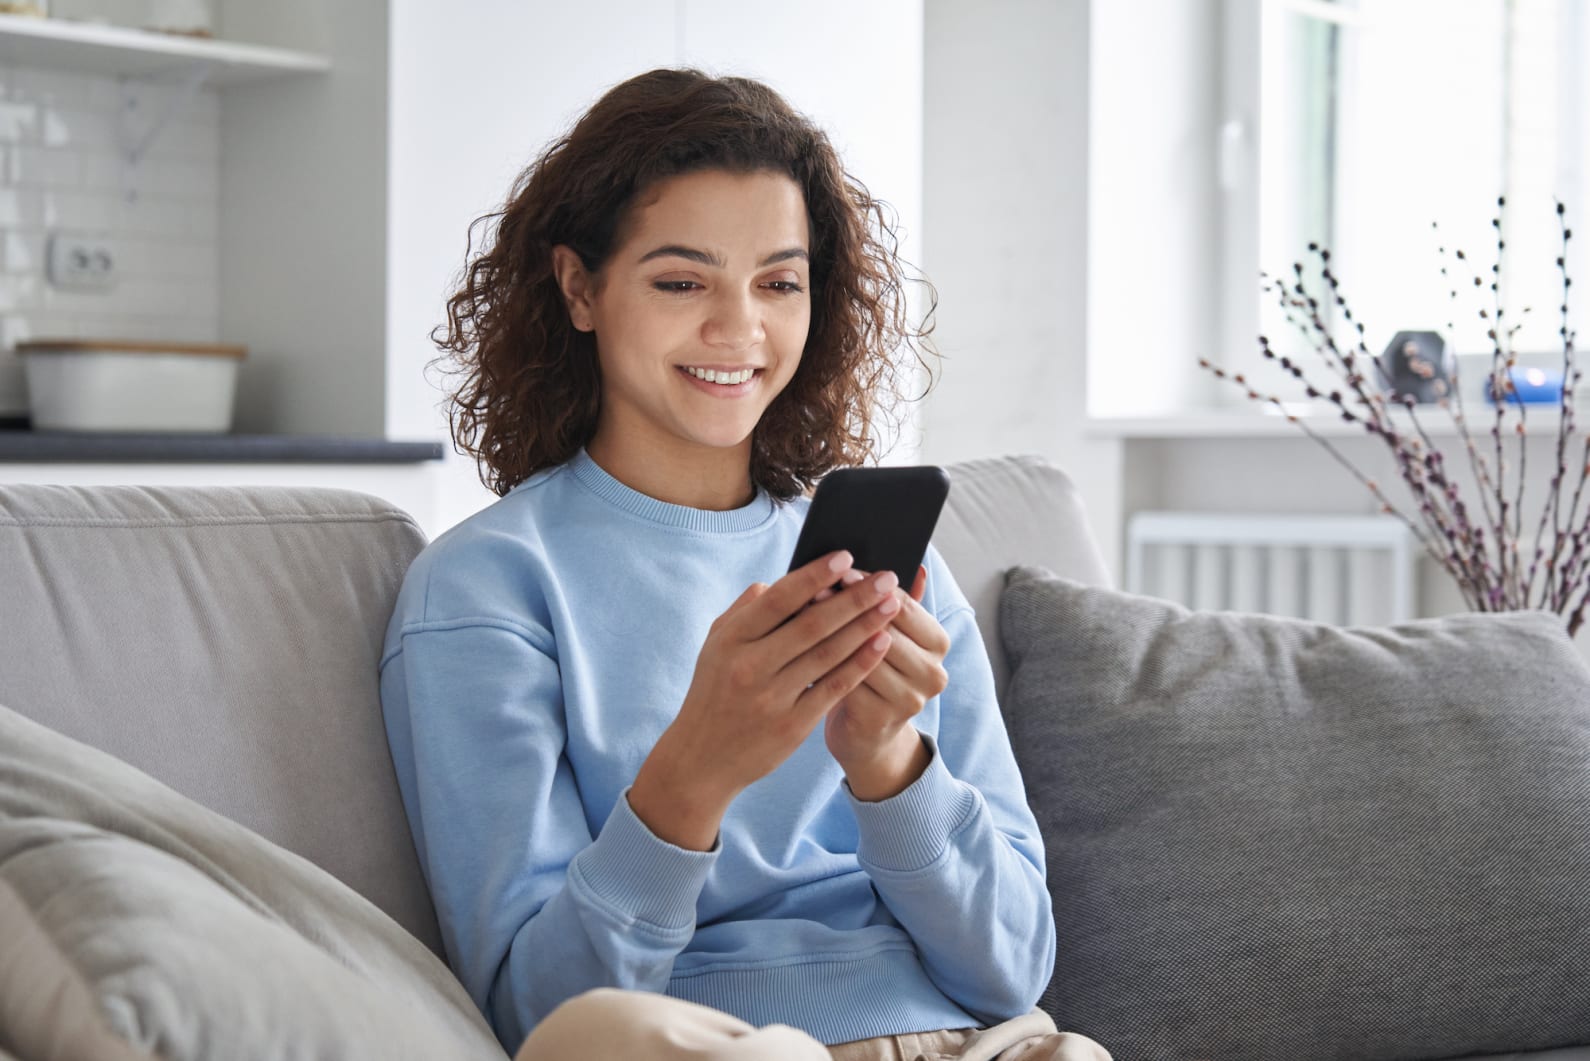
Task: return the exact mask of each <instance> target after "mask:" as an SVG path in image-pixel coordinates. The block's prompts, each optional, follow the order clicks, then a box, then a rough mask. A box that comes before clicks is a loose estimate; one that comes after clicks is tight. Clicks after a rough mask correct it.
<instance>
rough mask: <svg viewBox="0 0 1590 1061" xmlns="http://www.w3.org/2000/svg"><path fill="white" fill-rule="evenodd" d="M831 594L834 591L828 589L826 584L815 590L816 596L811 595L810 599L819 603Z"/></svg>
mask: <svg viewBox="0 0 1590 1061" xmlns="http://www.w3.org/2000/svg"><path fill="white" fill-rule="evenodd" d="M833 595H834V591H833V590H831V589H829V588H828V587H827V586H824V587H823V588H822V589H820V590H818V591H817V596H815V597H813V598H812V600H813V601H816V602H818V603H821V602H822V601H825V600H827V599H828V598H829V597H832V596H833Z"/></svg>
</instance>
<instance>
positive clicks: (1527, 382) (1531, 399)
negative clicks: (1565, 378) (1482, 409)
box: [1485, 368, 1562, 405]
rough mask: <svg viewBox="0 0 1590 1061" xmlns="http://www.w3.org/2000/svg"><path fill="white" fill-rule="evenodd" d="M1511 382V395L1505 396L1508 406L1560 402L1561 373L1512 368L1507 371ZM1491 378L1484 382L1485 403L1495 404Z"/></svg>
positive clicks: (1537, 369) (1542, 369) (1555, 403)
mask: <svg viewBox="0 0 1590 1061" xmlns="http://www.w3.org/2000/svg"><path fill="white" fill-rule="evenodd" d="M1508 376H1509V378H1511V379H1512V381H1513V393H1512V394H1509V395H1508V396H1507V402H1508V404H1509V405H1548V404H1549V405H1558V404H1561V402H1562V373H1561V372H1553V371H1550V370H1547V369H1544V368H1514V369H1509V370H1508ZM1491 383H1492V378H1487V379H1486V381H1485V402H1486V404H1487V405H1495V404H1496V395H1495V394H1494V393H1492V391H1493V387H1492V386H1491Z"/></svg>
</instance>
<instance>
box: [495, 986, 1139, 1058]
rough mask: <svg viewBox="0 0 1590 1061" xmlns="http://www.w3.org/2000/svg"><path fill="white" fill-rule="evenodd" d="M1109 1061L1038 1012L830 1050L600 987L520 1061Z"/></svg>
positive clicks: (689, 1006)
mask: <svg viewBox="0 0 1590 1061" xmlns="http://www.w3.org/2000/svg"><path fill="white" fill-rule="evenodd" d="M609 1058H612V1059H615V1061H617V1059H623V1061H628V1059H630V1058H645V1059H647V1061H918V1059H922V1061H941V1059H942V1061H995V1059H998V1061H1110V1055H1109V1052H1108V1051H1106V1050H1105V1049H1104V1048H1103V1047H1102V1046H1100V1045H1099V1044H1098V1043H1096V1042H1094V1041H1093V1040H1092V1039H1089V1038H1087V1037H1086V1036H1082V1035H1076V1034H1074V1033H1071V1032H1057V1031H1056V1030H1055V1026H1054V1022H1053V1021H1052V1020H1050V1019H1049V1017H1048V1015H1046V1014H1044V1013H1042V1012H1040V1011H1037V1010H1034V1011H1033V1012H1032V1013H1028V1014H1026V1015H1025V1016H1021V1017H1017V1018H1016V1019H1015V1020H1011V1021H1006V1022H1005V1023H1003V1024H996V1025H994V1027H992V1028H986V1029H984V1030H982V1031H978V1030H975V1029H971V1028H964V1029H957V1030H950V1031H929V1032H918V1033H915V1034H909V1035H885V1036H882V1037H880V1038H877V1039H858V1040H857V1041H855V1042H852V1043H841V1044H840V1045H838V1046H833V1047H825V1046H823V1045H822V1044H821V1043H819V1042H818V1041H817V1040H816V1039H813V1038H812V1037H811V1036H809V1035H807V1034H806V1033H805V1032H802V1031H797V1030H796V1029H794V1028H790V1027H786V1026H785V1025H782V1024H770V1025H768V1026H767V1027H765V1028H755V1027H752V1026H751V1025H749V1024H747V1023H745V1022H744V1021H742V1020H739V1019H737V1018H735V1017H731V1016H729V1015H728V1014H727V1013H721V1012H719V1011H718V1010H715V1009H710V1008H708V1007H706V1006H698V1005H696V1004H695V1003H694V1002H684V1001H681V1000H679V999H676V998H669V997H668V996H666V995H654V994H648V993H645V992H641V991H615V990H612V989H610V988H601V989H598V990H595V991H587V992H586V993H585V994H583V995H579V996H577V997H575V998H571V999H569V1001H567V1002H565V1003H563V1005H561V1006H559V1007H558V1008H557V1009H555V1010H553V1011H552V1013H551V1014H549V1015H548V1016H547V1019H546V1020H544V1021H542V1022H541V1023H540V1024H538V1025H537V1026H536V1029H535V1031H533V1032H531V1033H530V1037H529V1038H528V1039H526V1040H525V1041H524V1045H523V1046H521V1047H520V1048H519V1052H518V1053H517V1054H515V1055H514V1061H606V1059H609Z"/></svg>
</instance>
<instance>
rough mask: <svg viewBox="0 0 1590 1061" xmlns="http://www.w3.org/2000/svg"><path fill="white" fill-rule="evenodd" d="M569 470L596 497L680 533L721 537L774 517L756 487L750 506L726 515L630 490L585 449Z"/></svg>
mask: <svg viewBox="0 0 1590 1061" xmlns="http://www.w3.org/2000/svg"><path fill="white" fill-rule="evenodd" d="M569 470H570V471H572V472H573V473H574V477H575V478H576V479H578V480H579V481H580V483H581V484H583V485H584V486H585V487H586V488H587V489H588V490H590V491H591V492H592V493H593V494H595V495H596V496H597V497H600V498H601V499H602V500H604V501H606V502H608V503H609V504H612V505H615V506H617V507H618V508H621V509H623V510H624V511H625V512H628V513H631V514H632V515H635V516H639V517H640V518H642V519H645V520H648V521H650V522H652V523H660V524H662V525H663V526H666V527H678V528H681V529H683V530H691V531H702V532H705V533H708V534H722V533H730V532H734V531H746V530H752V529H754V528H756V527H759V526H761V525H762V524H763V523H765V522H766V521H767V519H768V518H769V517H770V516H772V514H773V499H772V497H770V496H769V495H768V493H767V491H766V490H763V489H762V488H761V487H757V489H756V496H755V497H753V498H752V499H751V502H750V504H748V505H744V506H743V507H741V508H735V509H730V510H728V511H727V512H714V511H712V510H710V509H704V508H690V507H688V506H685V505H674V504H669V503H668V502H666V501H659V500H657V499H656V498H655V497H649V496H647V495H646V494H643V493H641V492H640V491H639V490H634V489H631V488H630V487H628V486H625V485H624V484H623V483H621V482H619V481H618V480H617V479H615V478H613V477H612V476H611V475H609V474H608V473H607V472H606V471H605V470H603V468H602V466H601V465H599V464H597V463H596V461H594V460H592V459H591V455H590V454H589V453H587V452H585V450H584V448H581V450H580V451H579V452H578V453H576V454H575V455H574V457H573V458H572V459H570V461H569Z"/></svg>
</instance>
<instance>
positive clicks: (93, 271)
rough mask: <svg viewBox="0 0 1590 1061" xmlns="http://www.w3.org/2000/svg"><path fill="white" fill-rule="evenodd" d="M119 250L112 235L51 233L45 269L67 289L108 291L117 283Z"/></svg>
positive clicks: (51, 279) (55, 283) (52, 282)
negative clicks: (108, 237) (107, 237)
mask: <svg viewBox="0 0 1590 1061" xmlns="http://www.w3.org/2000/svg"><path fill="white" fill-rule="evenodd" d="M116 256H117V250H116V247H115V246H114V245H113V244H112V243H111V241H110V240H109V239H106V238H105V237H103V236H91V235H88V234H86V233H82V232H52V233H50V240H49V249H48V251H47V252H46V253H45V256H44V257H45V272H46V275H47V276H48V278H49V281H50V283H51V284H52V285H54V286H55V287H58V288H61V289H62V290H65V291H109V290H110V289H111V288H113V287H115V286H116V279H117V274H116V270H117V261H116Z"/></svg>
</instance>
